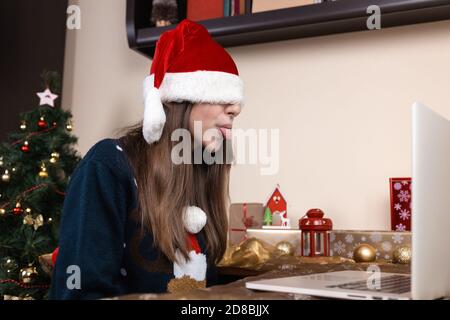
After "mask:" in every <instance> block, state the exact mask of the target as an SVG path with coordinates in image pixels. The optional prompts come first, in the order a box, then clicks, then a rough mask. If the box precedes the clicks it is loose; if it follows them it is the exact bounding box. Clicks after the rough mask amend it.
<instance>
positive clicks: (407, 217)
mask: <svg viewBox="0 0 450 320" xmlns="http://www.w3.org/2000/svg"><path fill="white" fill-rule="evenodd" d="M389 184H390V189H391V230H394V231H411V210H412V204H411V191H412V188H411V178H390V179H389Z"/></svg>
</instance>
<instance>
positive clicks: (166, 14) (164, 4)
mask: <svg viewBox="0 0 450 320" xmlns="http://www.w3.org/2000/svg"><path fill="white" fill-rule="evenodd" d="M150 20H151V22H153V23H154V24H155V25H156V26H157V27H163V26H169V25H171V24H175V23H177V22H178V4H177V1H176V0H153V5H152V14H151V19H150Z"/></svg>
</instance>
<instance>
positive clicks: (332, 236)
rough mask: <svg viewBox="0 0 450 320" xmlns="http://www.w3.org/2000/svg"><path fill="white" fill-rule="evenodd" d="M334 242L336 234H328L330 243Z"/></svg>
mask: <svg viewBox="0 0 450 320" xmlns="http://www.w3.org/2000/svg"><path fill="white" fill-rule="evenodd" d="M334 240H336V234H334V233H331V234H330V242H334Z"/></svg>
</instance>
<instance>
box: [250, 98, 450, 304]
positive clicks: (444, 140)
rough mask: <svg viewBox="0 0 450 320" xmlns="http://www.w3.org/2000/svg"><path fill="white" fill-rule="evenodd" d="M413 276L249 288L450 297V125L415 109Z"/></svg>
mask: <svg viewBox="0 0 450 320" xmlns="http://www.w3.org/2000/svg"><path fill="white" fill-rule="evenodd" d="M412 181H413V182H412V220H411V221H412V253H413V254H412V261H411V275H402V274H393V273H374V272H373V271H374V270H373V269H370V270H368V271H367V272H365V271H338V272H328V273H320V274H313V275H307V276H296V277H285V278H276V279H268V280H259V281H249V282H247V283H246V284H245V285H246V287H247V288H249V289H256V290H264V291H279V292H290V293H299V294H307V295H313V296H322V297H330V298H344V299H375V300H377V299H437V298H442V297H449V296H450V250H449V246H450V121H448V120H447V119H445V118H443V117H441V116H440V115H438V114H437V113H435V112H434V111H432V110H431V109H429V108H427V107H426V106H424V105H423V104H421V103H419V102H415V103H414V104H413V106H412Z"/></svg>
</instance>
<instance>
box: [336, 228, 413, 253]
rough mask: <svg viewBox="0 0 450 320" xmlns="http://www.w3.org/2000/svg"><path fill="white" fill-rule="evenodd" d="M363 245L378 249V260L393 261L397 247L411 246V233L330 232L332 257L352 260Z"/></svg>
mask: <svg viewBox="0 0 450 320" xmlns="http://www.w3.org/2000/svg"><path fill="white" fill-rule="evenodd" d="M363 243H365V244H370V245H371V246H373V247H374V248H375V249H376V251H377V252H376V255H377V260H392V255H393V252H394V250H395V249H396V248H397V247H400V246H411V232H396V231H352V230H332V231H331V232H330V247H331V252H330V254H331V256H339V257H344V258H350V259H351V258H352V257H353V251H354V250H355V248H356V247H357V246H359V245H360V244H363Z"/></svg>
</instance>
